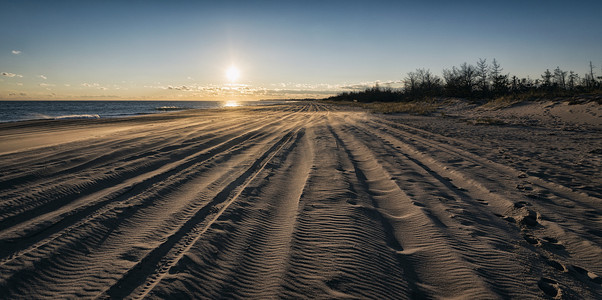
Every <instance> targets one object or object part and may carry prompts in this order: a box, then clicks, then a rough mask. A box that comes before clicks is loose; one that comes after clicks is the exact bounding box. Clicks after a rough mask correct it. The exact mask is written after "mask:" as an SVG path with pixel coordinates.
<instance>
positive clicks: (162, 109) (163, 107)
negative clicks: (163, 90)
mask: <svg viewBox="0 0 602 300" xmlns="http://www.w3.org/2000/svg"><path fill="white" fill-rule="evenodd" d="M185 109H189V108H188V107H180V106H159V107H155V110H161V111H171V110H185Z"/></svg>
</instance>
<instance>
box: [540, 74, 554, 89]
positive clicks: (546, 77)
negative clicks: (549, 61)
mask: <svg viewBox="0 0 602 300" xmlns="http://www.w3.org/2000/svg"><path fill="white" fill-rule="evenodd" d="M541 79H542V80H543V82H542V83H541V86H542V87H543V88H545V89H549V88H550V87H552V72H550V70H549V69H546V71H545V72H544V73H543V75H541Z"/></svg>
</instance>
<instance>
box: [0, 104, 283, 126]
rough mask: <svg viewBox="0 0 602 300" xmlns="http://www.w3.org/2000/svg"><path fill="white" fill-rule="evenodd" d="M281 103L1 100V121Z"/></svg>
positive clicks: (96, 116)
mask: <svg viewBox="0 0 602 300" xmlns="http://www.w3.org/2000/svg"><path fill="white" fill-rule="evenodd" d="M277 103H282V101H0V122H14V121H24V120H36V119H89V118H116V117H124V116H135V115H142V114H155V113H162V112H166V111H174V110H184V109H208V108H221V107H227V106H253V105H270V104H277Z"/></svg>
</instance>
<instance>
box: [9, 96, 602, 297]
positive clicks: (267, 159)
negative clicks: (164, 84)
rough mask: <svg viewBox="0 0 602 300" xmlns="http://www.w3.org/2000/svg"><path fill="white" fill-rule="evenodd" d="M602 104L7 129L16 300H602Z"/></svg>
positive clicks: (212, 116)
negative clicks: (120, 299)
mask: <svg viewBox="0 0 602 300" xmlns="http://www.w3.org/2000/svg"><path fill="white" fill-rule="evenodd" d="M600 106H601V105H599V104H597V103H594V102H587V103H572V104H570V103H568V102H536V103H528V104H524V105H516V106H510V107H507V108H501V107H482V106H475V105H471V104H466V103H464V102H462V103H460V102H458V103H456V104H454V105H449V106H448V107H447V108H445V109H444V110H441V111H440V112H437V113H433V114H431V115H428V116H422V115H410V114H397V115H380V114H373V113H370V112H368V111H365V110H361V109H356V108H349V107H344V106H334V105H328V104H323V103H319V102H297V103H289V104H281V105H272V106H254V107H226V108H221V109H204V110H184V111H174V112H167V113H161V114H153V115H143V116H135V117H127V118H110V119H102V118H101V119H81V120H72V119H65V120H32V121H23V122H10V123H2V124H0V270H1V272H0V298H4V299H18V298H36V299H39V298H53V299H57V298H137V299H138V298H172V299H173V298H198V299H216V298H238V299H247V298H259V299H268V298H270V299H272V298H306V299H316V298H319V299H323V298H353V299H358V298H359V299H367V298H370V299H433V298H460V299H508V298H520V299H523V298H554V299H571V298H577V299H599V298H600V297H601V295H602V259H601V258H602V180H601V179H600V178H601V176H600V174H602V124H601V120H602V111H601V109H600Z"/></svg>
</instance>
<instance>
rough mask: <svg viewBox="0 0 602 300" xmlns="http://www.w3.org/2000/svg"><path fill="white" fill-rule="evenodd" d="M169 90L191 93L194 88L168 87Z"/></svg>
mask: <svg viewBox="0 0 602 300" xmlns="http://www.w3.org/2000/svg"><path fill="white" fill-rule="evenodd" d="M167 89H168V90H178V91H191V90H192V89H193V88H192V87H189V86H185V85H183V86H171V85H170V86H168V87H167Z"/></svg>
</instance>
